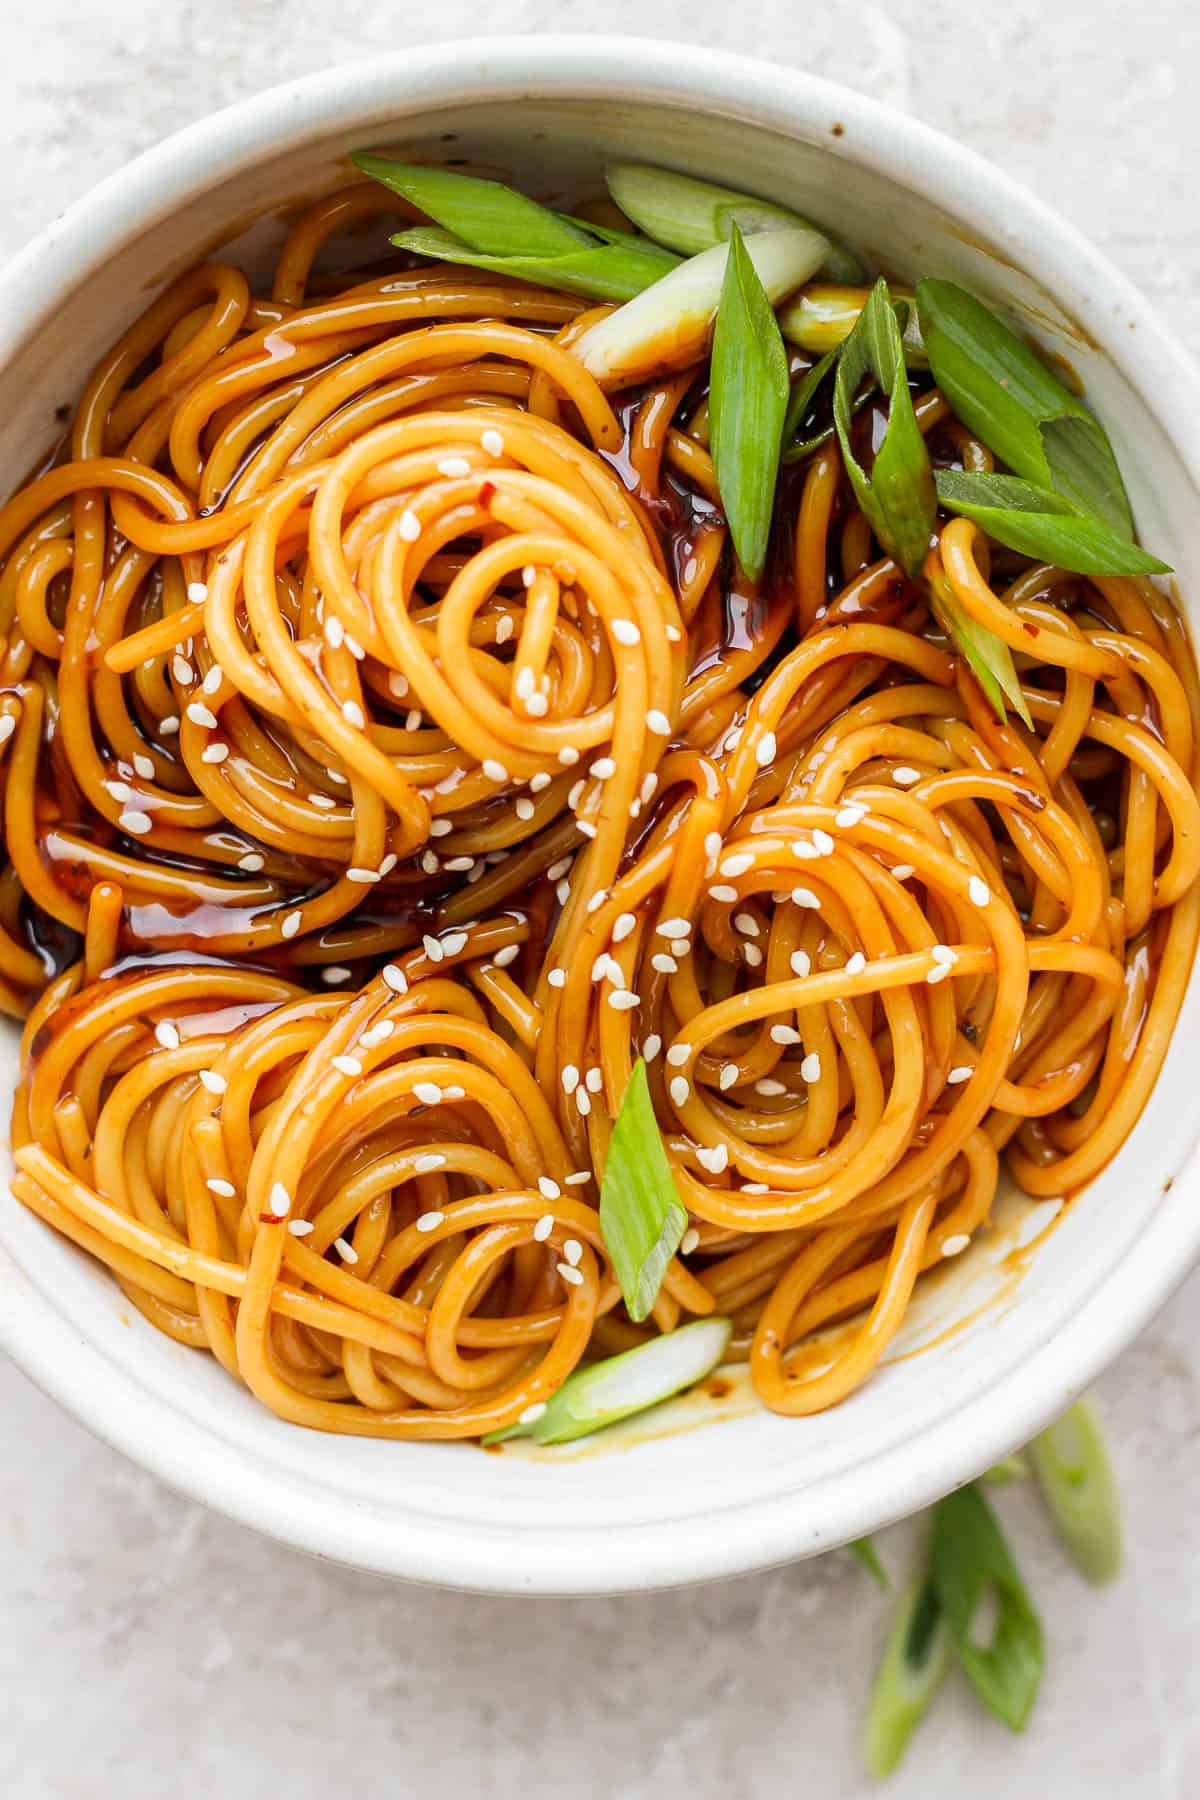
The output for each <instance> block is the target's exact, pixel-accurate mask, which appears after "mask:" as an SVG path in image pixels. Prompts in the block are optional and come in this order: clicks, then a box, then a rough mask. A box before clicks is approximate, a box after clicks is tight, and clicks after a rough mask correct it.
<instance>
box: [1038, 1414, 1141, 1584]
mask: <svg viewBox="0 0 1200 1800" xmlns="http://www.w3.org/2000/svg"><path fill="white" fill-rule="evenodd" d="M1028 1456H1029V1460H1030V1462H1031V1463H1032V1464H1033V1469H1034V1473H1035V1475H1036V1476H1037V1479H1038V1485H1039V1487H1040V1488H1041V1490H1042V1495H1043V1497H1044V1499H1045V1502H1046V1505H1047V1507H1048V1508H1049V1511H1050V1516H1051V1518H1052V1519H1053V1521H1054V1528H1055V1530H1056V1531H1057V1533H1058V1535H1059V1537H1060V1538H1061V1540H1062V1542H1063V1545H1064V1547H1065V1548H1066V1551H1067V1553H1068V1555H1069V1556H1070V1558H1071V1560H1072V1561H1073V1562H1074V1563H1075V1565H1076V1567H1077V1568H1078V1569H1080V1570H1081V1571H1082V1573H1083V1574H1084V1575H1086V1576H1087V1578H1088V1580H1089V1581H1095V1582H1103V1581H1111V1580H1112V1579H1113V1577H1114V1576H1115V1575H1116V1573H1117V1571H1118V1570H1119V1569H1120V1567H1121V1509H1120V1502H1119V1500H1118V1497H1117V1484H1116V1481H1115V1479H1114V1477H1113V1471H1112V1464H1111V1463H1110V1462H1109V1459H1108V1451H1107V1450H1106V1448H1105V1444H1104V1437H1103V1435H1102V1433H1101V1430H1100V1422H1099V1420H1098V1418H1097V1417H1096V1413H1095V1410H1094V1408H1093V1407H1092V1406H1091V1404H1090V1403H1089V1402H1088V1401H1087V1400H1079V1401H1077V1402H1076V1404H1075V1405H1074V1406H1072V1407H1071V1408H1070V1409H1069V1410H1068V1411H1067V1412H1065V1413H1064V1414H1063V1416H1062V1418H1061V1419H1058V1420H1057V1421H1056V1422H1055V1423H1054V1424H1053V1425H1050V1426H1048V1427H1047V1429H1046V1430H1045V1431H1043V1432H1041V1433H1040V1434H1039V1435H1038V1436H1037V1437H1035V1438H1034V1440H1033V1442H1032V1443H1031V1444H1030V1445H1029V1448H1028Z"/></svg>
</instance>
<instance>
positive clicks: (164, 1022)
mask: <svg viewBox="0 0 1200 1800" xmlns="http://www.w3.org/2000/svg"><path fill="white" fill-rule="evenodd" d="M154 1035H155V1037H156V1039H157V1040H158V1042H159V1043H160V1044H161V1045H162V1047H163V1049H164V1050H178V1048H179V1031H178V1028H177V1027H176V1026H174V1025H172V1023H171V1021H170V1020H169V1019H160V1020H159V1022H158V1024H157V1025H156V1026H155V1027H154Z"/></svg>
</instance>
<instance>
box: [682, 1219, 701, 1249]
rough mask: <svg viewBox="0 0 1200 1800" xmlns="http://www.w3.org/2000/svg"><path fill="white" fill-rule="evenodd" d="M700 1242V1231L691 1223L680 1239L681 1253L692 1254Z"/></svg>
mask: <svg viewBox="0 0 1200 1800" xmlns="http://www.w3.org/2000/svg"><path fill="white" fill-rule="evenodd" d="M699 1242H700V1233H699V1232H698V1231H697V1230H696V1227H695V1226H694V1225H689V1226H688V1229H687V1230H686V1231H685V1232H684V1234H683V1236H682V1237H681V1238H680V1240H679V1254H680V1255H681V1256H690V1255H691V1254H692V1251H693V1250H694V1249H695V1248H696V1246H697V1245H698V1244H699Z"/></svg>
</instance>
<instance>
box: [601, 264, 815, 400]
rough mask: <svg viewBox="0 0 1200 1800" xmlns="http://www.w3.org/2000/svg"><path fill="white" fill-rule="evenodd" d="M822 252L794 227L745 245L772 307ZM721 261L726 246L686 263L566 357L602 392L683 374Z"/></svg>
mask: <svg viewBox="0 0 1200 1800" xmlns="http://www.w3.org/2000/svg"><path fill="white" fill-rule="evenodd" d="M825 247H826V239H825V238H823V237H822V236H821V234H820V232H817V231H805V230H800V229H797V230H792V231H760V232H756V233H755V234H754V236H753V237H752V238H750V239H749V240H748V242H747V244H746V253H747V255H748V256H749V259H750V261H751V262H752V263H753V264H754V268H755V271H756V272H757V274H758V277H759V280H760V281H761V282H762V285H763V288H764V290H765V292H766V295H767V299H768V300H769V301H770V303H771V305H772V306H774V305H776V304H777V302H778V301H780V300H782V299H783V298H784V297H785V296H786V295H788V294H790V293H792V292H794V290H795V289H796V288H798V287H799V286H800V285H801V284H802V283H803V282H805V281H807V280H808V278H809V276H810V275H811V274H812V272H813V270H814V269H815V268H816V267H817V266H818V264H819V263H820V261H821V258H822V256H824V254H825ZM728 261H729V245H728V244H715V245H714V246H713V248H712V249H711V250H702V251H701V253H700V255H699V256H693V257H690V258H689V259H688V261H687V262H684V263H680V264H679V265H678V266H677V267H676V268H674V269H672V270H670V272H669V273H668V274H666V275H664V276H663V277H662V279H661V280H660V281H656V282H655V283H654V285H653V286H652V287H648V288H646V289H645V290H644V291H643V292H642V293H640V294H638V295H637V296H636V298H634V299H632V300H628V301H626V303H625V305H624V306H622V307H619V308H618V310H617V311H616V312H614V313H610V315H609V316H608V318H607V319H601V320H599V321H598V322H597V323H596V324H595V325H592V326H590V327H589V328H588V330H587V331H585V332H583V333H581V335H580V336H579V337H578V338H576V340H575V342H574V343H573V344H572V346H571V350H572V353H573V354H574V355H575V356H577V357H578V358H579V360H580V361H581V362H582V363H583V364H584V366H585V368H587V369H590V370H591V372H592V374H593V375H594V376H595V377H596V379H597V381H602V382H606V383H607V384H608V385H609V386H618V385H622V384H627V383H629V382H632V381H637V380H640V379H642V378H643V377H645V376H649V375H653V374H657V373H659V372H660V371H662V370H665V369H683V368H686V367H687V365H688V364H689V363H691V362H695V360H696V359H697V357H699V356H701V355H702V354H703V352H704V347H705V345H706V343H707V342H708V334H709V330H710V328H711V326H712V322H713V316H714V314H715V313H716V310H717V303H718V301H719V300H720V298H721V287H722V283H723V282H724V279H725V269H726V265H727V264H728Z"/></svg>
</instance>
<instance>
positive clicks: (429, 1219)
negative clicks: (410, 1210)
mask: <svg viewBox="0 0 1200 1800" xmlns="http://www.w3.org/2000/svg"><path fill="white" fill-rule="evenodd" d="M445 1217H446V1215H445V1213H440V1212H423V1213H422V1214H421V1216H420V1218H419V1219H418V1220H417V1230H418V1231H436V1230H437V1228H438V1226H439V1225H440V1224H441V1223H442V1220H443V1219H444V1218H445Z"/></svg>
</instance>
